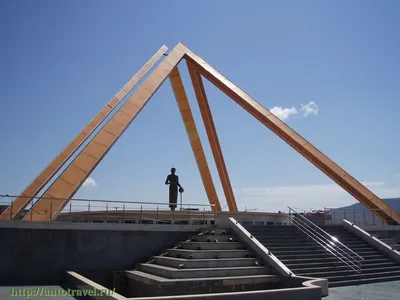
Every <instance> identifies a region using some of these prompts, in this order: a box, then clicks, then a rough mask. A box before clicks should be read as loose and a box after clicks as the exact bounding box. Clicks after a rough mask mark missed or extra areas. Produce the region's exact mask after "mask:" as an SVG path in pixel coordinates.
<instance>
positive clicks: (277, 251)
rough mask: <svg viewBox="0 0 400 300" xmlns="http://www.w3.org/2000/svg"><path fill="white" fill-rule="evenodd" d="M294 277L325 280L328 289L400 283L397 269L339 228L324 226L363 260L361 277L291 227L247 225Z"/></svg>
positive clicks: (396, 265) (370, 248) (392, 263)
mask: <svg viewBox="0 0 400 300" xmlns="http://www.w3.org/2000/svg"><path fill="white" fill-rule="evenodd" d="M246 228H247V229H248V230H249V231H250V232H251V233H252V234H253V235H254V236H255V237H256V238H257V239H258V240H259V241H260V242H261V243H262V244H263V245H264V246H266V247H267V248H268V249H269V250H270V251H271V252H272V253H273V254H274V255H275V256H276V257H277V258H278V259H279V260H281V262H282V263H284V264H285V265H286V266H287V267H288V268H289V269H290V270H291V271H292V272H293V273H294V274H295V275H299V276H307V277H314V278H326V279H328V282H329V287H336V286H345V285H358V284H364V283H374V282H383V281H392V280H400V266H399V265H398V264H397V263H396V262H393V261H392V260H390V259H389V258H387V257H385V256H384V255H383V254H381V253H380V252H378V251H377V250H376V249H374V248H373V247H372V246H370V245H369V244H367V243H366V242H364V241H362V240H360V239H359V238H358V237H357V236H355V235H353V234H352V233H350V232H348V231H346V230H345V229H344V228H343V227H341V226H327V227H323V229H324V230H325V231H327V232H328V233H329V234H331V235H333V236H335V237H336V238H338V239H339V241H341V242H342V243H343V244H345V245H346V246H347V247H349V248H350V249H351V250H353V251H354V252H356V253H357V254H358V255H360V256H361V257H363V258H364V261H363V264H362V274H361V278H360V277H359V276H358V274H357V273H355V272H354V271H353V270H351V269H350V271H349V270H348V267H347V266H346V265H345V264H344V263H342V262H341V261H340V260H339V261H338V260H337V259H336V258H335V257H334V256H333V255H332V254H330V253H327V252H326V251H325V249H324V248H322V247H321V246H320V245H318V244H317V243H316V242H314V241H313V240H312V239H308V238H307V236H306V235H305V234H304V233H302V232H300V231H299V230H298V229H297V228H296V227H294V226H250V227H249V226H246Z"/></svg>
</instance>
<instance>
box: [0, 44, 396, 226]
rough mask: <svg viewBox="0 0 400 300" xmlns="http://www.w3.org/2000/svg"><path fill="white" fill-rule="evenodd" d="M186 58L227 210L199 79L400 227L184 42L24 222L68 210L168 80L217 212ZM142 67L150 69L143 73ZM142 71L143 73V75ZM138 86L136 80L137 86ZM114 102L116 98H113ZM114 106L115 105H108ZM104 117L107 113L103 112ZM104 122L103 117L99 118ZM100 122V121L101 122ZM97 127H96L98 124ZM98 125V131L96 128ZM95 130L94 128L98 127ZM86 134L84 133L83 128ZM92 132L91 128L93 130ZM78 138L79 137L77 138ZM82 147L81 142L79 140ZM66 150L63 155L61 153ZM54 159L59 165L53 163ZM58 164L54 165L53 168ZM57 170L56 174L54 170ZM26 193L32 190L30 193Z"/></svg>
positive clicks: (22, 203)
mask: <svg viewBox="0 0 400 300" xmlns="http://www.w3.org/2000/svg"><path fill="white" fill-rule="evenodd" d="M165 50H166V49H165V48H164V47H163V48H161V49H160V50H159V52H157V53H156V55H155V56H154V57H153V60H150V61H149V62H148V63H147V64H146V65H145V67H144V68H143V69H142V72H141V73H140V74H139V76H137V77H134V78H136V79H138V80H139V79H140V78H141V77H142V76H143V75H144V73H145V72H147V71H146V70H148V69H149V68H150V67H151V66H152V65H153V64H155V62H156V61H157V60H158V59H159V58H160V57H161V56H162V54H163V53H164V52H165ZM182 59H185V60H186V62H187V66H188V68H189V74H190V77H191V80H192V83H193V87H194V91H195V95H196V98H197V101H198V104H199V107H200V111H201V115H202V118H203V122H204V125H205V128H206V131H207V136H208V139H209V142H210V145H211V149H212V153H213V156H214V159H215V162H216V165H217V170H218V173H219V176H220V179H221V183H222V187H223V190H224V194H225V197H226V201H227V203H228V207H229V210H230V211H232V212H235V211H237V206H236V201H235V197H234V194H233V190H232V187H231V184H230V180H229V176H228V172H227V169H226V165H225V163H224V159H223V156H222V152H221V147H220V145H219V141H218V136H217V133H216V130H215V126H214V122H213V119H212V115H211V111H210V108H209V105H208V100H207V97H206V93H205V89H204V86H203V83H202V77H201V76H203V77H205V78H207V79H208V80H209V81H210V82H211V83H213V84H214V85H215V86H216V87H218V88H219V89H220V90H221V91H223V92H224V93H225V94H226V95H228V96H229V97H230V98H231V99H233V100H234V101H235V102H236V103H237V104H239V105H240V106H241V107H243V108H244V109H245V110H246V111H248V112H249V113H250V114H251V115H252V116H254V117H255V118H256V119H257V120H259V121H260V122H261V123H263V124H264V125H265V126H267V127H268V128H269V129H270V130H272V131H273V132H274V133H275V134H276V135H278V136H279V137H280V138H282V139H283V140H284V141H285V142H286V143H288V144H289V145H290V146H291V147H292V148H294V149H295V150H296V151H297V152H299V153H300V154H301V155H303V156H304V157H305V158H306V159H308V160H309V161H310V162H311V163H313V164H314V165H315V166H316V167H318V168H319V169H320V170H321V171H322V172H324V173H325V174H326V175H327V176H329V177H330V178H331V179H332V180H334V181H335V182H336V183H337V184H338V185H340V186H341V187H342V188H343V189H345V190H346V191H347V192H348V193H349V194H351V195H352V196H353V197H354V198H355V199H357V200H358V201H360V202H361V203H362V204H364V205H365V206H366V207H368V208H369V209H371V210H372V211H373V212H374V213H375V214H376V215H377V216H379V217H380V218H381V219H383V220H384V221H385V222H386V223H388V224H400V215H399V213H397V212H396V211H394V210H393V209H392V208H391V207H390V206H388V205H387V204H386V203H385V202H383V201H382V200H381V199H380V198H378V197H377V196H376V195H375V194H374V193H372V192H371V191H370V190H369V189H367V188H366V187H365V186H363V185H362V184H361V183H360V182H359V181H357V180H356V179H355V178H353V177H352V176H350V174H348V173H347V172H346V171H345V170H343V169H342V168H341V167H339V166H338V165H337V164H336V163H334V162H333V161H332V160H331V159H329V158H328V157H327V156H325V155H324V154H323V153H321V152H320V151H319V150H318V149H317V148H315V147H314V146H313V145H312V144H311V143H309V142H308V141H306V140H305V139H304V138H303V137H301V136H300V135H299V134H298V133H296V132H295V131H294V130H293V129H291V128H290V127H289V126H288V125H286V124H285V123H284V122H283V121H281V120H280V119H279V118H277V117H276V116H275V115H274V114H272V113H271V112H269V111H268V110H267V109H266V108H264V107H263V106H262V105H261V104H259V103H258V102H257V101H255V100H254V99H253V98H251V97H250V96H249V95H248V94H246V93H245V92H244V91H242V90H241V89H240V88H239V87H238V86H237V85H235V84H234V83H232V82H231V81H230V80H229V79H227V78H226V77H224V76H223V75H222V74H221V73H219V72H218V71H217V70H215V69H214V68H213V67H211V66H210V65H209V64H208V63H207V62H205V61H204V60H202V59H201V58H200V57H199V56H198V55H196V54H195V53H194V52H192V51H191V50H190V49H189V48H187V47H186V46H185V45H183V44H182V43H179V44H178V45H177V46H176V47H175V48H174V49H173V50H172V51H171V52H170V53H169V54H168V56H167V57H166V58H165V59H164V60H163V61H162V62H161V63H160V64H159V65H158V66H157V67H156V68H155V70H154V71H153V72H152V74H151V75H150V76H149V77H148V78H147V79H146V80H145V81H144V82H143V84H142V85H141V86H139V87H138V89H137V90H136V91H135V92H134V93H133V94H132V96H131V97H130V98H129V99H128V100H127V101H126V102H125V103H124V104H123V105H122V106H121V108H120V109H119V110H118V111H117V112H116V113H115V115H114V116H112V117H111V118H110V120H109V121H108V122H107V123H106V124H105V126H104V127H103V128H102V129H101V130H100V131H99V132H98V133H97V134H96V135H95V136H94V138H93V139H92V140H91V141H90V142H89V143H88V144H87V145H86V146H85V147H84V148H83V150H82V151H81V152H80V153H79V154H78V155H77V156H76V157H75V159H74V160H73V161H72V162H71V164H70V165H68V167H67V168H66V169H65V170H64V171H63V172H62V173H61V175H60V176H58V177H57V178H56V179H55V181H54V182H53V183H52V184H51V185H50V187H49V188H48V189H47V190H46V191H45V193H44V195H43V196H42V197H40V199H39V201H37V203H36V204H35V205H34V206H33V207H32V209H31V210H30V211H29V213H28V214H27V215H26V216H25V217H24V218H23V220H27V221H30V220H32V221H49V220H54V219H55V218H57V216H58V215H59V214H60V212H61V211H62V210H63V208H64V207H65V206H66V205H67V203H68V202H69V201H70V199H71V198H72V197H73V196H74V195H75V193H76V192H77V191H78V189H79V188H80V187H81V186H82V184H83V182H84V181H85V180H86V179H87V178H88V177H89V175H90V174H91V173H92V172H93V170H94V169H95V168H96V166H97V165H98V164H99V163H100V161H101V160H102V159H103V158H104V156H105V155H106V154H107V153H108V151H109V150H110V149H111V147H112V146H113V145H114V144H115V143H116V141H117V140H118V139H119V137H120V136H121V135H122V134H123V133H124V131H125V130H126V129H127V127H128V126H129V125H130V124H131V123H132V121H133V120H134V119H135V117H136V116H137V115H138V114H139V112H140V111H141V110H142V109H143V107H144V106H145V104H146V103H147V102H148V101H149V100H150V98H151V97H152V95H153V94H154V93H155V92H156V91H157V89H158V88H159V87H160V86H161V84H162V83H163V82H164V81H165V80H166V79H167V78H168V77H169V79H170V81H171V85H172V88H173V91H174V95H175V98H176V100H177V103H178V106H179V110H180V113H181V115H182V119H183V121H184V124H185V127H186V131H187V133H188V136H189V140H190V143H191V146H192V150H193V153H194V156H195V158H196V162H197V165H198V168H199V171H200V175H201V178H202V181H203V184H204V187H205V190H206V194H207V197H208V199H209V202H210V204H211V207H212V208H213V210H216V211H220V210H221V205H220V203H219V199H218V196H217V193H216V190H215V186H214V183H213V181H212V178H211V174H210V170H209V167H208V164H207V161H206V157H205V154H204V150H203V147H202V144H201V141H200V138H199V135H198V132H197V128H196V125H195V123H194V119H193V116H192V112H191V109H190V106H189V102H188V99H187V96H186V92H185V89H184V87H183V83H182V79H181V76H180V73H179V70H178V64H179V63H180V61H181V60H182ZM146 66H147V67H148V68H146ZM143 72H144V73H143ZM136 82H137V81H136ZM136 82H134V83H133V84H132V82H131V81H130V83H128V85H127V88H126V89H125V90H124V89H123V90H121V91H120V93H118V94H117V96H116V97H115V100H114V104H113V105H111V106H110V108H113V107H115V106H116V103H118V102H119V101H121V99H122V98H123V97H124V96H125V95H126V94H127V93H128V92H129V90H130V89H132V88H133V86H134V85H135V84H136ZM113 99H114V98H113ZM112 101H113V100H112ZM107 113H108V110H107ZM103 117H104V114H103ZM103 117H99V118H98V120H97V121H99V120H100V119H102V120H104V119H105V117H104V118H103ZM100 123H101V122H99V123H98V125H99V124H100ZM98 125H97V126H98ZM97 126H95V127H97ZM85 129H86V128H85ZM85 129H84V130H83V134H84V135H85V136H88V135H89V132H92V131H91V130H88V129H86V131H85ZM93 130H94V129H93ZM81 134H82V133H81ZM81 140H82V142H81V143H79V145H81V144H82V143H83V141H84V140H85V138H84V137H82V138H81ZM77 145H78V144H73V143H72V146H71V144H70V145H69V146H68V147H69V148H68V147H67V148H66V149H70V150H69V152H68V151H67V154H63V156H62V157H61V158H59V157H60V155H59V156H58V157H57V158H56V159H55V160H54V161H53V162H52V163H51V164H50V169H49V170H48V169H46V170H45V171H44V172H42V173H41V174H40V175H39V176H38V178H36V179H35V181H34V182H33V183H32V184H31V186H29V187H28V188H27V189H26V190H25V191H24V193H23V194H22V195H21V196H20V197H19V198H18V199H17V200H16V201H15V202H14V203H13V206H12V207H11V206H10V207H9V208H8V209H7V210H6V211H5V212H4V213H3V214H2V215H1V216H0V219H10V218H16V216H17V215H18V214H19V213H20V212H21V211H22V210H23V209H24V208H25V207H26V206H27V205H29V203H30V202H31V201H32V198H33V197H34V196H35V195H37V194H38V193H39V191H40V189H41V188H43V187H44V185H46V183H48V182H50V180H51V179H52V178H53V176H54V175H55V173H57V171H58V170H59V169H60V168H61V166H62V165H63V164H65V162H66V160H67V159H66V157H68V158H69V157H71V156H72V154H73V153H74V152H75V151H76V149H77V148H78V147H79V146H78V147H77ZM64 151H65V150H64ZM57 159H58V160H57ZM55 161H56V163H54V162H55ZM55 170H57V171H55ZM30 191H32V192H31V193H30Z"/></svg>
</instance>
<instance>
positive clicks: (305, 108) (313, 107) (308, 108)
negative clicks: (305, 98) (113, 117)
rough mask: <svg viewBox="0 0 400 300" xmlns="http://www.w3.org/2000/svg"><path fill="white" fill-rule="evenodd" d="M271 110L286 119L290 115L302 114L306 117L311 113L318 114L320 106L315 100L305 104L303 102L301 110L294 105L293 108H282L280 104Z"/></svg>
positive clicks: (283, 119)
mask: <svg viewBox="0 0 400 300" xmlns="http://www.w3.org/2000/svg"><path fill="white" fill-rule="evenodd" d="M270 111H271V112H272V113H273V114H274V115H275V116H277V117H278V118H279V119H281V120H282V121H286V120H288V119H289V118H290V117H292V116H295V115H301V116H302V117H304V118H306V117H308V116H311V115H315V116H316V115H318V112H319V106H318V105H317V104H315V102H308V103H307V104H305V105H304V104H301V108H300V110H298V109H297V108H296V107H294V106H293V107H292V108H282V107H280V106H274V107H273V108H271V109H270Z"/></svg>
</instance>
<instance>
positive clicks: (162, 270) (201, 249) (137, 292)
mask: <svg viewBox="0 0 400 300" xmlns="http://www.w3.org/2000/svg"><path fill="white" fill-rule="evenodd" d="M120 275H121V276H120V277H117V279H116V280H115V286H116V287H117V292H118V291H119V293H120V294H121V293H122V294H124V295H125V296H126V297H156V296H175V295H193V294H202V293H207V294H209V293H223V292H238V291H251V290H266V289H276V288H279V282H280V280H279V277H278V276H276V275H272V274H271V269H270V268H269V267H265V266H262V265H261V262H260V261H259V260H258V259H256V258H255V257H254V256H252V255H251V253H250V252H249V251H248V250H247V249H245V247H244V246H243V245H242V244H240V243H239V242H238V241H237V240H236V239H235V237H234V236H233V235H232V234H231V233H230V232H228V231H227V230H214V231H209V232H204V233H200V234H198V235H193V236H191V237H190V238H189V239H188V240H186V241H184V242H180V243H178V244H177V245H176V247H174V248H173V249H167V250H165V252H164V253H162V254H160V255H158V256H154V257H153V258H152V259H151V260H150V261H148V262H147V263H143V264H140V265H139V266H138V267H137V269H136V270H128V271H125V272H124V273H123V274H120ZM122 278H123V280H122ZM177 283H179V284H177Z"/></svg>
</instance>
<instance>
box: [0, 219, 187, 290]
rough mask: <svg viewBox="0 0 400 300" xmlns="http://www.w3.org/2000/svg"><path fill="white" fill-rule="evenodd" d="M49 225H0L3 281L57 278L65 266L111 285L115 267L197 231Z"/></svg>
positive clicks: (125, 265) (143, 258) (126, 265)
mask: <svg viewBox="0 0 400 300" xmlns="http://www.w3.org/2000/svg"><path fill="white" fill-rule="evenodd" d="M25 223H30V222H25ZM82 225H83V226H84V225H87V224H82ZM82 225H81V226H82ZM27 226H29V225H26V226H25V227H27ZM48 227H49V228H47V229H46V228H43V229H34V228H6V227H5V226H3V227H2V226H0V260H1V262H0V285H1V284H3V285H4V284H5V285H10V284H12V285H14V284H31V285H32V284H40V285H43V284H59V283H60V281H61V280H62V279H63V276H64V275H65V271H76V272H79V273H81V274H85V275H88V276H91V278H95V279H96V280H97V281H98V282H99V283H102V284H104V285H109V284H110V280H111V278H112V273H111V271H116V270H125V269H132V268H133V267H134V266H135V265H136V264H137V263H138V262H141V261H146V260H147V258H149V257H150V256H152V255H157V254H160V253H161V252H162V251H163V250H164V249H166V248H168V247H172V246H173V245H174V244H175V243H176V242H178V241H181V240H183V239H185V238H186V236H187V235H188V234H190V233H193V232H184V231H180V232H174V231H127V230H126V231H117V230H80V229H53V228H51V224H50V225H48ZM188 231H189V230H188Z"/></svg>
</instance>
